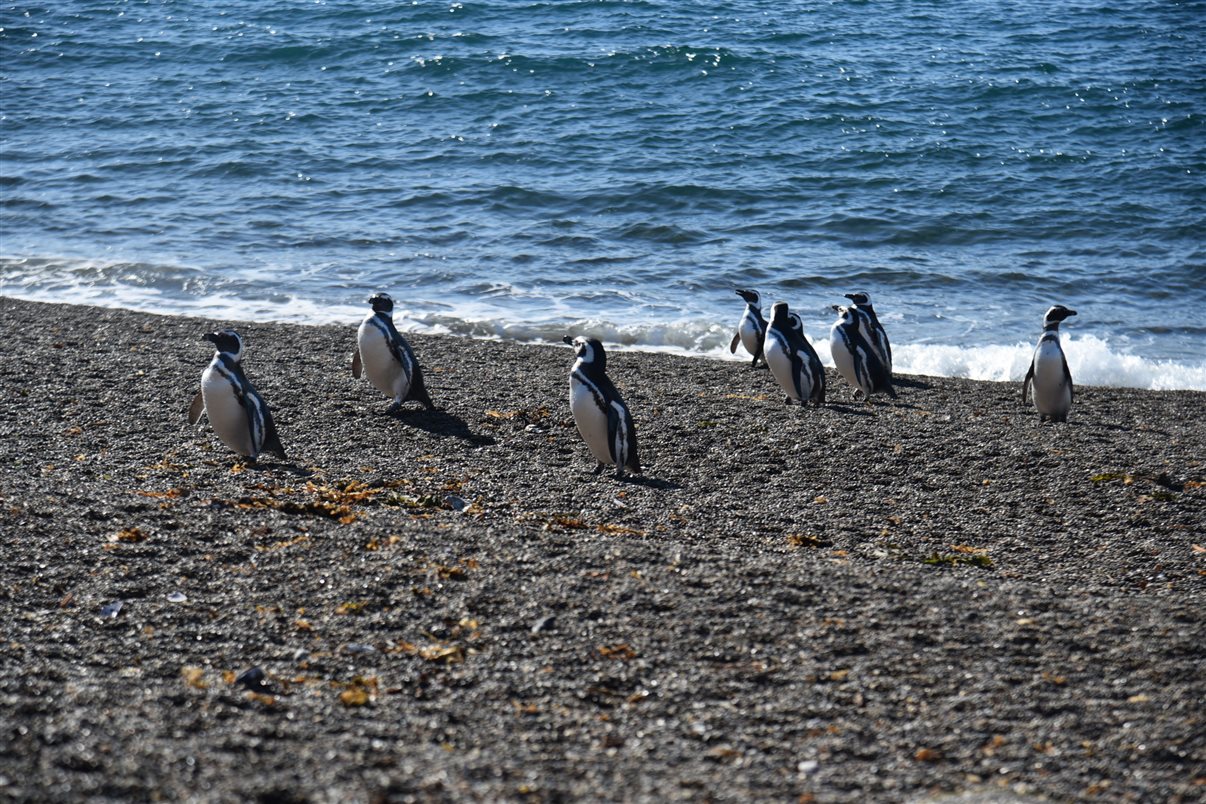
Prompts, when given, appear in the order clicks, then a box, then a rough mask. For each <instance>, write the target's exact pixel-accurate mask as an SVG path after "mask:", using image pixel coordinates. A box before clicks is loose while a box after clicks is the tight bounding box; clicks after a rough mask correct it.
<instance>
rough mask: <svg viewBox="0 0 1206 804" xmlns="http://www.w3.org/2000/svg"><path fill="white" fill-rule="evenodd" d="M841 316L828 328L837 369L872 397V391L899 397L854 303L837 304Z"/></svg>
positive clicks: (855, 386) (830, 347) (869, 397)
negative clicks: (862, 327)
mask: <svg viewBox="0 0 1206 804" xmlns="http://www.w3.org/2000/svg"><path fill="white" fill-rule="evenodd" d="M833 309H834V310H835V311H836V312H837V314H838V320H837V321H835V322H834V324H833V327H832V328H831V329H830V330H829V350H830V352H831V353H832V354H833V363H834V365H835V366H837V370H838V372H839V373H840V374H841V375H842V376H843V377H844V378H845V379H846V382H848V383H850V384H851V385H852V386H854V388H855V392H856V394H857V392H859V391H861V392H862V394H863V396H864V397H865V398H866V399H867V400H868V401H870V399H871V395H872V394H879V393H883V394H887V395H888V396H890V397H892V398H893V399H895V398H896V389H895V388H893V387H892V374H891V373H890V372H889V371H888V369H887V367H886V366H884V364H883V362H882V361H881V360H880V359H879V355H878V354H876V351H875V349H874V348H872V346H871V344H870V343H869V342H868V340H867V338H865V337H864V336H863V333H862V332H861V331H860V328H859V322H860V320H861V319H862V316H860V315H859V314H858V313H857V312H856V311H855V309H854V308H853V307H836V306H835V307H834V308H833Z"/></svg>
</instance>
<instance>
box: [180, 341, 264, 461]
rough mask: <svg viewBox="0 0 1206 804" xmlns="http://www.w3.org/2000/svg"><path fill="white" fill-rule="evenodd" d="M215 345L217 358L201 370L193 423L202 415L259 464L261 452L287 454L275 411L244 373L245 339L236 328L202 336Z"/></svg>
mask: <svg viewBox="0 0 1206 804" xmlns="http://www.w3.org/2000/svg"><path fill="white" fill-rule="evenodd" d="M201 338H202V339H203V340H207V341H209V342H210V343H212V344H213V345H214V350H215V351H214V357H213V360H211V361H210V362H209V365H208V366H206V367H205V371H203V372H202V373H201V390H200V391H198V392H197V395H196V396H195V397H193V403H192V404H191V405H190V406H189V409H188V421H189V424H196V423H197V422H198V421H199V420H200V419H201V414H202V413H205V414H206V415H208V416H209V423H210V424H212V425H213V428H214V432H215V433H217V434H218V438H220V439H222V443H223V444H225V445H226V446H228V447H230V448H231V449H232V450H234V451H235V452H237V453H239V454H240V455H245V456H246V457H248V458H250V459H251V462H252V463H255V462H256V460H258V459H259V456H260V453H261V452H272V453H275V454H276V455H279V456H280V457H281V458H284V457H285V448H284V447H283V446H281V439H280V436H278V435H277V433H276V424H275V423H274V422H273V421H272V412H271V411H269V410H268V405H267V403H265V402H264V399H263V397H261V396H260V395H259V392H257V391H256V390H255V386H253V385H252V384H251V381H250V380H248V379H247V375H245V374H244V373H243V363H242V361H243V339H242V338H240V337H239V333H237V332H235V331H234V330H233V329H224V330H221V331H219V332H210V333H207V334H205V335H202V336H201Z"/></svg>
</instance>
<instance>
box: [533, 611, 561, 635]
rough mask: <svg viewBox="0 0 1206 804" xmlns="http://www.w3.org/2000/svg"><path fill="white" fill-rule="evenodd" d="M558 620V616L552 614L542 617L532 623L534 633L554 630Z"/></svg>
mask: <svg viewBox="0 0 1206 804" xmlns="http://www.w3.org/2000/svg"><path fill="white" fill-rule="evenodd" d="M556 622H557V618H556V617H554V616H553V615H552V614H550V615H548V616H547V617H541V618H540V619H539V620H537V621H536V622H535V623H534V624H533V625H532V633H533V634H539V633H541V632H542V631H551V630H553V625H554V624H555V623H556Z"/></svg>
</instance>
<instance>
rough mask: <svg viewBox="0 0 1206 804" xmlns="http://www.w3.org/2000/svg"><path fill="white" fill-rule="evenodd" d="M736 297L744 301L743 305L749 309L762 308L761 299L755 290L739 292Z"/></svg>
mask: <svg viewBox="0 0 1206 804" xmlns="http://www.w3.org/2000/svg"><path fill="white" fill-rule="evenodd" d="M737 295H738V296H740V297H741V298H743V299H745V303H746V304H748V305H750V306H751V307H758V308H761V307H762V297H761V296H759V295H758V291H756V290H739V291H737Z"/></svg>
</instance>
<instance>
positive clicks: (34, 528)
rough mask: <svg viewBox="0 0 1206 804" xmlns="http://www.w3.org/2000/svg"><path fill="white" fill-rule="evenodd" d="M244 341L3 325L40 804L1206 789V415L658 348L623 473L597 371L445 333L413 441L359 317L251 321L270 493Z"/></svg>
mask: <svg viewBox="0 0 1206 804" xmlns="http://www.w3.org/2000/svg"><path fill="white" fill-rule="evenodd" d="M231 323H232V322H217V321H204V320H200V319H189V318H177V317H160V316H154V315H147V314H141V313H133V312H126V311H120V310H110V309H99V308H91V307H74V306H66V305H45V304H37V303H32V302H23V301H16V300H12V299H7V298H0V339H2V342H3V344H4V359H3V361H0V399H2V400H3V401H2V403H0V431H2V433H3V438H2V439H0V550H2V551H3V559H4V560H3V561H2V562H0V622H3V624H4V625H3V632H2V635H0V657H2V662H3V668H4V672H3V674H2V676H0V713H2V718H0V719H2V720H3V722H4V725H3V728H2V729H0V796H4V797H10V798H15V799H59V800H63V799H81V798H86V797H101V798H127V799H144V798H167V799H177V800H178V799H183V798H187V797H191V796H195V797H202V798H215V799H218V798H220V799H260V800H307V799H334V798H340V799H344V798H350V799H361V800H365V799H374V800H407V799H423V800H430V799H491V800H497V799H516V798H524V797H530V798H533V799H535V800H559V799H567V798H571V799H625V800H633V799H646V800H667V799H690V800H700V799H721V800H735V799H752V798H757V799H763V800H765V799H777V800H785V799H788V798H793V799H794V798H800V799H801V800H810V798H811V799H815V800H818V801H862V800H868V799H872V800H894V801H895V800H914V799H922V800H924V799H926V798H929V797H941V796H942V795H944V794H953V793H976V794H979V793H983V792H985V791H988V792H999V791H1007V792H1009V793H1010V794H1012V795H1015V796H1019V797H1028V798H1038V799H1042V798H1051V799H1057V800H1064V799H1073V798H1088V797H1092V796H1095V795H1098V796H1101V797H1103V798H1105V799H1109V800H1145V801H1177V800H1184V801H1190V800H1200V798H1199V797H1200V796H1201V794H1202V791H1203V789H1206V788H1204V787H1203V786H1204V785H1206V774H1204V771H1203V768H1204V767H1206V765H1204V762H1206V756H1204V738H1203V734H1206V715H1204V713H1203V710H1202V701H1203V700H1206V678H1204V675H1203V671H1202V663H1203V653H1202V646H1203V644H1206V628H1204V627H1203V621H1202V612H1203V611H1206V577H1204V573H1206V550H1204V548H1206V533H1204V529H1206V525H1204V523H1206V486H1204V485H1203V484H1204V483H1206V466H1204V465H1203V459H1204V456H1206V423H1204V422H1203V412H1206V394H1202V393H1194V392H1151V391H1140V390H1128V389H1111V388H1080V389H1078V396H1077V400H1076V404H1075V406H1074V408H1073V410H1072V414H1071V417H1070V421H1069V423H1068V424H1066V425H1059V426H1054V425H1050V424H1045V425H1041V424H1040V423H1039V422H1038V417H1037V415H1036V414H1035V413H1034V411H1033V409H1032V408H1030V407H1028V406H1023V405H1022V404H1021V403H1020V387H1019V385H1017V384H1001V383H985V382H970V381H964V380H955V379H945V378H933V377H905V378H901V382H900V383H899V386H898V389H899V391H900V398H899V399H898V400H897V401H895V402H891V401H883V402H878V401H877V402H876V404H874V405H864V404H855V403H853V402H852V398H851V394H850V391H849V389H848V388H847V387H845V386H844V384H843V383H842V382H841V381H840V379H838V378H837V377H836V376H835V375H833V374H832V373H831V375H830V382H831V390H830V394H829V396H830V400H831V404H829V405H827V406H826V407H824V408H821V409H811V408H807V409H801V408H799V407H790V408H788V407H784V405H783V404H782V394H781V392H780V391H779V390H778V388H777V387H776V386H775V385H774V383H773V381H772V379H771V378H770V377H769V376H768V373H767V372H766V371H761V370H751V369H749V368H748V367H747V366H746V365H744V364H738V363H730V362H719V361H710V360H701V359H689V358H684V357H677V356H670V355H659V354H646V353H635V352H617V353H613V354H611V355H609V361H608V365H609V372H610V374H611V377H612V379H613V380H614V381H615V383H616V385H617V386H618V387H619V389H620V390H621V392H622V393H623V394H624V396H625V398H626V400H627V401H628V403H629V405H630V407H631V409H632V411H633V416H634V420H635V424H636V428H637V432H638V435H639V438H640V448H641V455H642V461H643V462H644V463H645V465H646V475H645V477H644V478H643V479H641V480H640V481H638V482H631V483H618V482H616V481H615V480H614V479H612V478H611V477H609V476H607V475H602V476H595V475H592V474H590V473H589V470H590V469H591V468H592V467H593V461H592V460H591V459H590V457H589V455H588V452H587V450H586V447H585V446H584V445H583V444H582V442H581V441H580V439H579V438H578V435H577V432H576V430H575V428H574V425H573V422H572V420H571V418H570V414H569V406H568V399H567V395H568V378H567V375H568V370H569V367H570V364H571V363H572V359H573V355H572V351H571V350H570V349H569V348H568V347H557V346H547V347H546V346H524V345H518V344H513V343H501V342H491V341H475V340H467V339H459V338H451V337H420V336H414V337H413V338H411V342H412V344H413V345H414V347H415V351H416V353H417V355H418V357H419V360H420V361H421V362H422V364H423V366H424V368H425V371H426V375H427V386H428V389H429V390H430V391H431V395H432V397H433V398H434V400H435V402H436V404H437V405H438V406H439V407H440V408H442V410H440V411H436V412H423V411H420V410H418V409H417V406H413V407H415V408H416V409H413V410H411V409H408V410H406V411H405V412H403V413H402V414H401V415H399V416H387V415H385V414H384V411H385V409H386V407H387V406H388V404H389V400H388V399H386V398H384V397H383V396H382V395H380V394H379V393H377V392H376V391H374V390H373V389H372V388H371V387H370V386H369V385H368V384H367V383H364V382H357V381H354V380H353V379H352V377H351V372H350V354H351V350H352V347H353V341H354V332H355V328H354V327H331V326H326V327H303V326H292V325H278V324H251V323H247V324H236V328H237V329H238V330H239V331H240V332H241V334H242V335H243V337H244V339H245V341H246V343H247V347H248V354H247V357H246V362H245V366H246V372H247V374H248V376H249V377H250V378H251V380H252V381H253V382H254V383H255V384H256V385H257V387H258V388H259V390H260V392H261V393H262V395H263V397H264V398H265V399H266V400H267V402H268V404H269V405H270V406H271V407H272V410H273V414H274V417H275V419H276V423H277V427H278V429H279V431H280V435H281V439H282V441H283V442H284V445H285V448H286V450H287V452H288V455H289V458H288V460H286V461H279V460H276V459H271V460H269V461H266V462H265V463H263V464H262V465H260V466H257V467H247V466H244V465H243V464H242V463H241V462H239V461H237V460H235V456H234V455H233V454H232V453H231V452H229V451H228V450H227V449H226V448H225V447H223V446H222V445H221V443H220V442H218V440H217V439H216V437H215V436H214V434H213V432H212V430H211V429H210V428H209V427H208V426H207V424H206V423H205V421H204V420H202V425H201V426H200V427H197V428H194V427H190V426H189V425H188V424H187V422H186V411H187V409H188V406H189V402H190V400H191V399H192V396H193V394H194V393H195V392H196V391H197V388H198V382H199V376H200V373H201V371H202V369H203V368H204V366H205V364H206V363H207V362H208V360H209V357H210V354H211V347H210V345H209V344H208V343H205V342H203V341H202V340H201V339H200V338H201V335H202V333H204V332H207V331H211V330H213V329H214V328H216V327H218V326H228V325H230V324H231ZM814 334H816V333H814ZM118 603H120V606H118V605H117V604H118ZM253 668H259V669H260V670H262V672H263V683H258V682H256V681H255V680H254V679H255V678H256V674H255V673H252V674H249V675H242V680H241V681H239V680H237V679H239V677H240V675H241V674H244V672H245V671H248V670H251V669H253Z"/></svg>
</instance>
